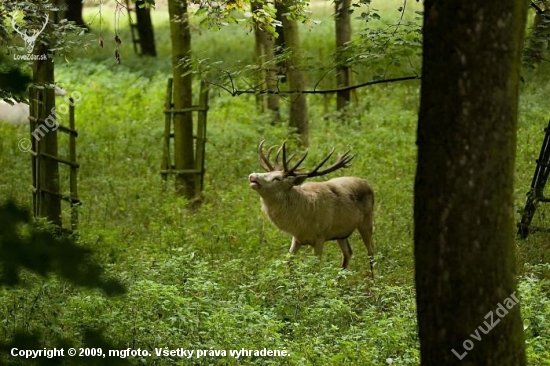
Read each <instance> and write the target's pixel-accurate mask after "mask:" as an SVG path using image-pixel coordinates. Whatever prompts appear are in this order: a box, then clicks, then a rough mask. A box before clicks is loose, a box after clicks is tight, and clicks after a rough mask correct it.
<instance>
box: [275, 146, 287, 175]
mask: <svg viewBox="0 0 550 366" xmlns="http://www.w3.org/2000/svg"><path fill="white" fill-rule="evenodd" d="M281 151H282V152H283V169H284V168H286V163H285V162H284V160H285V157H286V140H284V141H283V143H282V145H281V147H279V150H277V154H275V164H277V165H278V166H279V167H280V166H281V164H279V156H280V155H281ZM285 171H286V169H285Z"/></svg>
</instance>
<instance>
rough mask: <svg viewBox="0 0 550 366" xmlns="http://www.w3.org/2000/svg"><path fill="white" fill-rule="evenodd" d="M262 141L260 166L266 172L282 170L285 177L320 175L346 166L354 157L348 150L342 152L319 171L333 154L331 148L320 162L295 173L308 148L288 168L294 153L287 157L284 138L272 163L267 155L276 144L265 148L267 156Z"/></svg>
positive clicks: (259, 147) (259, 150)
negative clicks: (281, 159) (280, 161)
mask: <svg viewBox="0 0 550 366" xmlns="http://www.w3.org/2000/svg"><path fill="white" fill-rule="evenodd" d="M264 143H265V140H262V142H260V145H259V146H258V157H259V159H260V166H261V167H262V168H263V169H264V170H265V171H267V172H272V171H275V170H282V171H283V173H284V175H285V177H288V176H300V177H304V176H305V177H307V178H312V177H320V176H322V175H326V174H329V173H332V172H333V171H335V170H338V169H342V168H348V167H349V166H350V165H351V161H352V160H353V158H354V156H353V155H351V154H350V151H349V150H348V151H346V152H345V153H344V154H342V155H339V156H338V159H337V160H336V162H335V163H334V164H332V165H331V166H328V167H326V168H325V169H323V170H321V171H319V169H321V167H322V166H323V165H324V164H325V163H326V162H327V161H328V159H330V157H331V156H332V154H334V148H333V149H332V150H331V151H330V152H329V153H328V155H327V156H326V157H325V158H324V159H323V160H321V162H320V163H319V164H317V165H316V166H315V167H314V168H313V169H312V170H310V171H309V172H307V173H296V170H297V169H298V167H299V166H300V165H301V164H302V163H303V162H304V160H306V157H307V154H308V152H309V150H306V152H305V153H304V155H302V157H301V158H300V159H299V160H298V161H297V162H296V164H294V165H293V166H292V167H291V168H289V167H288V165H289V163H290V162H291V161H292V159H294V157H295V156H296V154H292V155H290V157H288V159H287V156H286V140H285V141H283V143H282V145H281V146H280V147H279V149H278V150H277V153H276V154H275V160H274V162H273V163H272V162H270V161H269V157H270V156H271V153H272V152H273V149H275V148H276V147H277V146H271V147H270V148H269V149H268V150H267V156H266V155H265V154H264V149H263V147H264ZM281 153H282V155H283V156H282V157H283V161H282V167H281V164H280V163H279V156H280V155H281Z"/></svg>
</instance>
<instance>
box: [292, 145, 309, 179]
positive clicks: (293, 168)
mask: <svg viewBox="0 0 550 366" xmlns="http://www.w3.org/2000/svg"><path fill="white" fill-rule="evenodd" d="M308 152H309V149H306V152H305V153H304V155H303V156H302V157H301V158H300V160H298V162H297V163H296V164H294V166H293V167H292V168H290V170H289V171H288V174H294V171H295V170H296V169H298V167H299V166H300V164H302V163H303V162H304V160H306V158H307V154H308ZM294 155H295V154H292V156H293V157H294ZM290 160H292V159H289V160H288V161H289V162H290Z"/></svg>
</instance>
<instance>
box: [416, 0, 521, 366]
mask: <svg viewBox="0 0 550 366" xmlns="http://www.w3.org/2000/svg"><path fill="white" fill-rule="evenodd" d="M527 6H528V2H526V1H517V0H485V1H462V0H449V1H437V0H426V1H425V14H424V28H423V29H424V43H423V72H422V87H421V102H420V112H419V122H418V136H417V144H418V167H417V172H416V182H415V192H414V196H415V197H414V222H415V224H414V225H415V234H414V240H415V267H416V275H415V277H416V288H417V311H418V327H419V337H420V351H421V364H422V365H423V366H429V365H434V366H436V365H437V366H441V365H445V366H449V365H507V366H512V365H525V363H526V360H525V349H524V343H523V327H522V322H521V316H520V308H519V304H517V302H516V301H514V302H513V303H511V302H510V301H507V300H506V299H508V300H510V299H514V296H515V299H518V300H519V294H518V293H517V292H516V277H515V268H514V266H515V257H514V235H515V228H514V204H513V203H514V202H513V181H514V163H515V147H516V129H517V113H518V84H519V76H520V74H519V70H520V55H521V51H522V42H523V36H524V29H525V19H526V12H527ZM515 299H514V300H515ZM514 303H515V304H514ZM499 304H500V306H505V310H502V309H501V310H500V311H498V309H500V308H499ZM501 315H502V316H501Z"/></svg>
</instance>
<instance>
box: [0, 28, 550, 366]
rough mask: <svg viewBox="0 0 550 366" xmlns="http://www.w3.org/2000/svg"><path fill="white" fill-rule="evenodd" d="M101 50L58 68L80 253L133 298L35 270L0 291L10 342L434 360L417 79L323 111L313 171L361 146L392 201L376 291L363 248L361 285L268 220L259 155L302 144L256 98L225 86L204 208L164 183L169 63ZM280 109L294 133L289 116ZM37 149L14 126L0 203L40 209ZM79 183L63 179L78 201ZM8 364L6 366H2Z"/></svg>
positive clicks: (533, 121) (315, 102)
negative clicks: (429, 355) (418, 297)
mask: <svg viewBox="0 0 550 366" xmlns="http://www.w3.org/2000/svg"><path fill="white" fill-rule="evenodd" d="M217 34H222V32H221V31H220V32H218V33H217ZM198 45H199V46H200V45H203V47H202V49H203V50H204V51H205V52H208V51H212V49H209V48H208V45H207V44H201V43H198ZM90 52H91V51H90ZM94 52H95V51H94ZM92 53H93V52H92ZM94 54H95V56H94V55H90V57H87V56H84V55H81V57H79V58H77V59H75V60H72V61H71V63H70V64H69V65H68V66H63V67H58V68H57V70H56V78H57V79H58V80H60V81H61V82H62V85H63V86H64V87H65V89H67V90H68V91H69V92H72V91H78V92H80V93H81V94H82V99H81V100H80V101H79V102H78V103H77V105H76V120H77V126H78V131H79V137H78V147H77V149H78V160H79V163H80V164H81V168H80V171H79V196H80V199H81V200H82V202H83V205H82V207H81V208H80V210H79V216H80V225H79V230H78V242H79V244H80V245H82V246H84V247H87V248H90V249H93V250H94V252H95V254H94V258H95V260H97V261H98V262H99V263H102V264H103V266H104V267H105V270H106V274H107V275H108V276H109V277H114V278H116V279H118V280H120V281H121V282H122V283H123V284H125V285H126V286H127V287H128V294H127V295H125V296H120V297H114V298H106V297H104V296H103V294H102V293H101V292H99V291H96V290H86V289H80V288H75V287H73V286H70V285H67V284H66V283H65V282H63V281H61V280H60V279H58V278H56V277H50V278H47V279H42V278H39V277H37V276H35V275H34V274H31V273H26V272H25V273H24V276H23V277H24V280H25V283H24V286H23V287H19V288H16V289H2V290H0V319H1V320H2V321H1V322H0V339H10V338H11V337H13V336H14V334H15V333H16V331H18V330H20V329H24V330H25V331H26V332H38V333H39V334H41V335H42V338H41V340H40V344H41V346H42V347H54V346H55V345H56V343H55V342H56V339H58V338H59V337H61V338H65V339H72V340H77V341H78V340H81V339H82V338H83V334H84V330H83V329H84V328H91V329H96V330H99V331H101V332H103V334H104V335H105V337H106V338H107V339H108V340H110V341H111V342H112V343H113V344H115V345H116V346H117V347H118V348H119V349H126V348H132V349H138V348H141V349H146V350H149V351H150V352H152V353H154V349H155V348H165V347H167V348H169V349H176V348H185V349H193V350H199V349H201V350H210V349H217V350H227V352H229V350H235V349H237V350H240V349H242V348H244V349H252V350H261V349H263V348H267V349H278V350H282V349H285V350H286V351H287V352H288V354H289V356H287V357H282V358H277V357H271V358H270V357H253V356H252V357H243V358H240V359H235V358H233V357H229V356H226V357H216V356H205V357H201V358H198V359H197V358H194V359H192V360H191V361H188V360H186V359H184V358H180V357H173V358H170V357H164V356H163V357H156V356H150V357H130V358H128V360H129V361H130V362H131V363H132V364H151V365H191V364H192V365H234V364H258V365H264V364H277V365H279V364H281V365H383V364H388V363H392V364H394V365H418V364H419V351H418V339H417V335H416V310H415V297H414V296H415V291H414V282H413V278H414V268H413V221H412V199H413V181H414V173H415V163H416V161H415V159H416V155H415V154H416V148H415V138H416V136H415V132H416V118H417V109H418V101H419V90H418V87H419V83H418V82H417V81H408V82H402V83H396V84H388V85H377V86H371V87H368V88H366V89H362V90H359V91H358V92H357V100H356V101H355V103H354V104H353V107H352V108H350V109H349V110H348V111H347V112H346V113H345V114H344V115H342V114H337V113H334V112H332V110H333V109H334V100H331V101H330V103H329V105H328V107H326V104H325V102H326V101H325V99H324V97H322V96H310V97H308V102H309V112H310V114H309V116H310V130H311V136H310V145H311V147H310V154H309V156H308V159H307V161H306V163H305V165H308V166H311V165H312V164H314V162H317V161H319V160H320V159H321V158H322V157H323V156H324V155H325V154H326V153H327V152H328V151H329V150H330V149H331V148H332V147H335V148H336V149H337V151H344V150H346V149H348V148H351V150H352V153H353V154H354V155H355V156H356V157H355V159H354V161H353V165H352V166H351V167H350V168H349V169H347V170H346V171H345V172H341V173H340V174H341V175H342V174H346V175H356V176H360V177H364V178H366V179H368V180H369V182H370V183H371V185H372V186H373V188H374V190H375V192H376V207H375V234H374V243H375V249H376V267H375V268H376V270H375V272H376V278H375V281H373V280H372V279H371V278H370V269H369V265H368V259H367V255H366V250H365V248H364V246H363V244H362V243H361V241H360V240H359V237H358V236H356V235H354V236H353V237H352V239H351V242H352V246H353V249H354V257H353V259H352V261H351V264H350V269H349V270H347V271H342V270H340V269H339V264H340V261H341V254H340V251H339V249H338V247H337V245H335V244H333V243H329V244H327V245H326V249H325V254H324V257H323V259H322V261H321V263H318V261H317V260H316V259H315V258H314V257H313V255H312V253H311V252H310V251H309V250H308V249H307V248H304V249H302V251H300V253H299V254H298V255H297V256H296V257H295V258H290V257H288V256H287V254H286V253H287V251H288V248H289V245H290V238H289V237H287V236H285V235H284V234H282V233H281V232H279V231H278V230H277V229H276V228H275V227H274V226H273V225H272V224H271V223H270V222H269V221H268V220H267V219H266V218H265V217H264V215H263V214H262V212H261V209H260V202H259V198H258V196H257V194H256V193H255V192H254V191H253V190H251V189H250V188H249V187H248V174H250V173H251V172H254V171H258V170H259V166H258V158H257V154H256V148H257V145H258V143H259V141H261V140H262V139H266V141H267V144H277V143H280V142H281V141H282V140H283V139H285V138H289V139H290V140H291V148H293V149H294V148H296V145H295V144H293V143H292V141H293V140H294V139H295V136H294V135H293V134H292V133H291V131H289V129H288V128H286V126H285V125H284V123H283V124H280V125H272V124H271V123H270V119H269V117H268V115H266V114H262V113H260V112H258V111H257V110H256V109H255V108H254V97H253V96H239V97H231V96H230V95H229V94H228V93H227V92H225V91H223V90H220V89H218V88H214V87H213V88H212V89H211V91H210V97H211V98H210V110H209V113H208V143H207V146H206V151H207V152H206V154H207V158H206V176H205V190H204V197H203V202H202V204H201V206H200V207H199V208H198V209H196V210H190V209H188V208H187V202H186V201H185V199H183V198H180V197H176V196H175V195H174V194H173V182H172V181H171V180H169V181H168V182H167V183H164V182H163V181H162V179H161V177H160V174H159V171H160V159H161V156H162V133H163V128H164V116H163V103H164V93H165V89H166V80H167V78H168V76H169V72H170V71H169V68H168V67H167V65H168V63H167V60H166V59H165V58H162V57H160V58H159V59H158V60H150V59H138V58H134V56H132V55H131V54H130V53H128V52H127V53H126V54H125V55H123V63H122V65H120V66H114V65H113V60H112V59H111V58H110V56H101V55H99V56H98V55H97V54H96V53H94ZM125 58H126V59H127V60H128V62H125V61H126V60H125ZM139 64H142V65H145V66H146V67H144V68H139V67H138V65H139ZM548 76H549V74H548V70H546V69H545V67H544V66H543V67H541V68H540V69H539V70H537V71H526V72H525V73H524V78H525V80H526V83H525V84H524V85H523V86H522V90H521V103H520V119H519V126H518V148H517V151H518V155H517V160H516V166H517V168H516V191H515V206H516V208H517V210H518V212H519V211H520V210H521V209H522V205H523V203H524V199H525V193H526V192H527V190H528V188H529V185H530V181H531V178H532V174H533V172H534V160H535V159H536V158H537V157H538V152H539V149H540V145H541V142H542V138H543V132H542V129H543V128H544V127H545V126H546V123H547V119H548V107H547V99H548V94H549V92H550V90H549V88H550V86H549V85H550V84H549V83H548V79H549V78H548ZM195 90H198V83H197V85H195ZM282 113H283V120H285V117H286V113H287V109H286V107H284V108H283V111H282ZM27 135H28V131H27V129H26V128H14V127H12V126H5V125H2V126H0V137H1V139H0V167H1V168H2V174H1V175H0V195H2V196H3V197H4V198H12V199H14V200H15V201H17V202H18V203H19V204H21V205H23V206H26V207H31V202H32V199H31V172H30V155H28V154H26V153H23V152H21V151H20V150H19V149H18V141H19V139H21V138H23V137H27ZM63 141H64V140H62V141H61V145H62V146H64V144H66V141H65V142H63ZM67 175H68V172H66V171H65V170H63V169H62V172H61V182H62V185H63V187H64V189H65V190H66V189H68V187H67V180H66V179H67ZM336 175H338V174H335V176H336ZM547 213H548V208H546V207H544V205H541V207H540V208H539V210H538V211H537V214H536V217H535V220H534V226H537V227H541V228H548V227H550V224H548V220H547V219H546V218H547ZM67 215H68V214H67V211H66V210H65V217H67ZM518 219H519V214H518ZM549 242H550V240H549V237H548V234H547V233H545V232H544V231H539V232H534V233H533V234H532V235H531V236H530V237H529V238H528V239H527V240H523V241H521V240H518V241H517V258H518V265H517V267H518V278H519V283H520V290H519V293H520V299H521V306H522V313H523V314H522V315H523V318H524V325H525V337H526V344H527V350H528V356H529V360H530V361H529V364H530V365H536V366H538V365H549V364H550V361H549V360H550V353H549V351H548V350H549V349H550V347H549V342H550V334H549V329H550V319H549V317H550V301H549V292H550V283H549V282H548V281H549V278H550V268H548V264H547V263H548V259H549V258H548V257H549V256H548V253H549ZM480 321H481V320H480ZM6 360H7V359H5V358H2V357H0V363H3V361H6ZM9 361H10V362H14V359H13V358H9ZM19 361H21V362H20V364H25V365H26V364H28V363H25V362H26V361H25V360H19ZM15 362H16V363H17V362H18V361H17V360H15Z"/></svg>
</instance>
